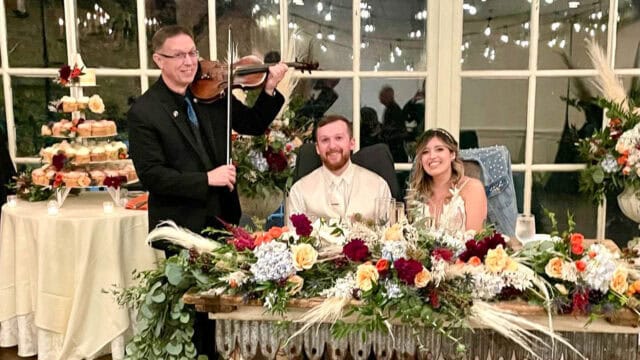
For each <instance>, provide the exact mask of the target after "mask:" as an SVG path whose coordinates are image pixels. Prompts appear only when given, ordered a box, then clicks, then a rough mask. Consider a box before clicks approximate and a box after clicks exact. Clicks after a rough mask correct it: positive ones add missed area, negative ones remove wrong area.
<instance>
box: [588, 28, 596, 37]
mask: <svg viewBox="0 0 640 360" xmlns="http://www.w3.org/2000/svg"><path fill="white" fill-rule="evenodd" d="M589 35H590V36H591V37H595V36H596V31H595V30H593V29H590V30H589Z"/></svg>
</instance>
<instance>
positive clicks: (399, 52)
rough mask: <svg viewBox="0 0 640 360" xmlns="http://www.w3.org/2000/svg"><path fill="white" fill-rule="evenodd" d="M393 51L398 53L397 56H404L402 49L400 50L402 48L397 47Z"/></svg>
mask: <svg viewBox="0 0 640 360" xmlns="http://www.w3.org/2000/svg"><path fill="white" fill-rule="evenodd" d="M393 50H394V51H395V52H396V55H398V56H402V49H400V46H398V45H396V48H395V49H393Z"/></svg>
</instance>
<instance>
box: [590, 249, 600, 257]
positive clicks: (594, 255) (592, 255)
mask: <svg viewBox="0 0 640 360" xmlns="http://www.w3.org/2000/svg"><path fill="white" fill-rule="evenodd" d="M596 255H598V254H596V252H595V251H593V250H591V251H589V258H591V259H593V258H594V257H596Z"/></svg>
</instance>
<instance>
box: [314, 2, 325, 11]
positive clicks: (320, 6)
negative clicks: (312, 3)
mask: <svg viewBox="0 0 640 360" xmlns="http://www.w3.org/2000/svg"><path fill="white" fill-rule="evenodd" d="M323 9H324V4H323V3H322V1H318V2H317V3H316V10H318V14H320V13H321V12H322V10H323Z"/></svg>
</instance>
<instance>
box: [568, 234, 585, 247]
mask: <svg viewBox="0 0 640 360" xmlns="http://www.w3.org/2000/svg"><path fill="white" fill-rule="evenodd" d="M570 241H571V245H575V244H581V245H582V242H583V241H584V235H582V234H580V233H573V234H571V237H570Z"/></svg>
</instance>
